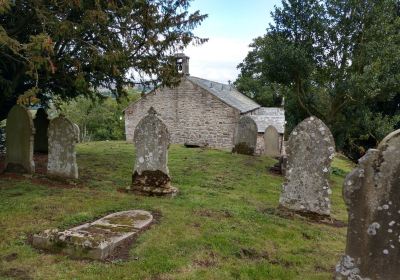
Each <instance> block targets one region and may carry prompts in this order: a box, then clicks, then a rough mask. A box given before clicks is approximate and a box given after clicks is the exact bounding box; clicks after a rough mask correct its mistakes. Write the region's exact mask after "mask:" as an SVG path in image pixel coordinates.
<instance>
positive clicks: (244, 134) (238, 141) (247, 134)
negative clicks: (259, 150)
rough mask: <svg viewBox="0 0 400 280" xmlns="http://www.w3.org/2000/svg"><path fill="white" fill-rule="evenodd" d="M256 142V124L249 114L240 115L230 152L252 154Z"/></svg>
mask: <svg viewBox="0 0 400 280" xmlns="http://www.w3.org/2000/svg"><path fill="white" fill-rule="evenodd" d="M256 144H257V124H256V123H255V121H254V120H253V119H252V118H251V117H249V116H242V117H241V118H240V119H239V122H238V124H237V126H236V130H235V136H234V147H233V150H232V152H233V153H238V154H244V155H253V154H254V151H255V149H256Z"/></svg>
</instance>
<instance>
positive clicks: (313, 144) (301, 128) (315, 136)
mask: <svg viewBox="0 0 400 280" xmlns="http://www.w3.org/2000/svg"><path fill="white" fill-rule="evenodd" d="M286 148H287V150H286V152H287V167H286V181H285V183H284V184H283V186H282V192H281V196H280V199H279V203H280V206H281V207H284V208H287V209H289V210H292V211H297V212H303V213H315V214H319V215H329V214H330V207H331V203H330V199H329V196H330V194H331V189H330V187H329V175H330V165H331V162H332V159H333V157H334V156H335V143H334V140H333V136H332V134H331V132H330V131H329V128H328V127H327V126H326V125H325V124H324V123H323V122H322V121H321V120H320V119H318V118H316V117H309V118H307V119H305V120H304V121H302V122H301V123H300V124H299V125H297V126H296V128H295V129H294V130H293V131H292V133H291V134H290V136H289V141H288V146H287V147H286Z"/></svg>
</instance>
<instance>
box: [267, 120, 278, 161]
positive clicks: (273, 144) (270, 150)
mask: <svg viewBox="0 0 400 280" xmlns="http://www.w3.org/2000/svg"><path fill="white" fill-rule="evenodd" d="M264 147H265V149H264V154H265V155H266V156H270V157H279V156H280V155H281V152H280V149H279V133H278V130H276V128H275V127H274V126H273V125H270V126H268V127H267V128H266V129H265V132H264Z"/></svg>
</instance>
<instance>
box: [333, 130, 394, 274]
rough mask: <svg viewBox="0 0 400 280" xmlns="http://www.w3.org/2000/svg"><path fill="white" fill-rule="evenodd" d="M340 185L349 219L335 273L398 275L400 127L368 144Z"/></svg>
mask: <svg viewBox="0 0 400 280" xmlns="http://www.w3.org/2000/svg"><path fill="white" fill-rule="evenodd" d="M343 187H344V189H343V197H344V200H345V202H346V205H347V209H348V212H349V224H348V229H347V245H346V253H345V256H343V257H342V259H341V262H340V263H339V264H338V265H337V267H336V279H337V280H339V279H343V280H344V279H346V280H350V279H351V280H353V279H371V280H372V279H382V280H383V279H384V280H395V279H399V277H400V257H399V256H400V130H396V131H394V132H392V133H391V134H389V135H388V136H386V138H385V139H383V140H382V142H381V143H380V144H379V146H378V148H377V149H370V150H368V152H367V153H366V154H365V155H364V156H363V157H362V158H361V159H360V160H359V163H358V167H357V168H356V169H354V170H353V171H352V172H351V173H350V174H349V175H347V177H346V179H345V181H344V184H343Z"/></svg>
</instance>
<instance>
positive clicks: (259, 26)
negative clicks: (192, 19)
mask: <svg viewBox="0 0 400 280" xmlns="http://www.w3.org/2000/svg"><path fill="white" fill-rule="evenodd" d="M280 4H281V1H280V0H194V1H193V2H192V4H191V7H190V10H191V11H195V10H200V11H201V12H202V13H203V14H208V18H206V19H205V21H204V22H203V23H202V25H201V26H200V27H198V28H196V29H195V30H194V33H195V34H196V35H197V36H200V37H205V38H209V41H208V42H207V43H205V44H203V45H201V46H190V47H189V48H188V49H186V50H185V54H186V55H188V56H189V57H190V68H189V71H190V75H192V76H196V77H200V78H205V79H209V80H212V81H217V82H222V83H227V82H228V80H230V81H234V80H236V78H237V75H238V73H239V71H238V70H237V69H236V67H237V65H238V64H239V63H240V62H242V61H243V59H244V58H245V57H246V55H247V53H248V51H249V48H248V45H249V44H250V43H251V42H252V40H253V39H254V38H256V37H258V36H261V35H264V34H265V32H266V28H267V26H268V23H270V22H271V16H270V13H271V11H272V10H273V9H274V5H277V6H280Z"/></svg>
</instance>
